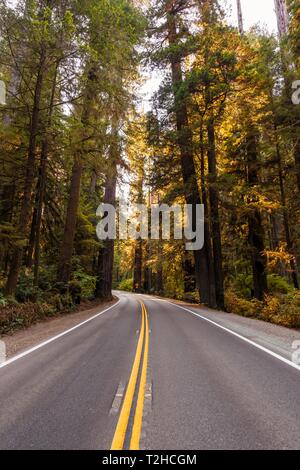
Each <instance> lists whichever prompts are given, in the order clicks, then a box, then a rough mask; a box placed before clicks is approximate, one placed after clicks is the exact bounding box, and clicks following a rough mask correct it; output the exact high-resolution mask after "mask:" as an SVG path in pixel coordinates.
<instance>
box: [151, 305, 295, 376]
mask: <svg viewBox="0 0 300 470" xmlns="http://www.w3.org/2000/svg"><path fill="white" fill-rule="evenodd" d="M151 300H155V301H157V302H167V303H168V304H170V305H174V306H175V307H178V308H181V309H182V310H185V311H186V312H189V313H192V314H193V315H195V316H196V317H199V318H201V319H202V320H205V321H207V322H208V323H211V324H212V325H215V326H217V327H218V328H221V330H224V331H227V333H230V334H232V335H233V336H236V337H237V338H240V339H242V340H243V341H245V342H246V343H248V344H251V345H252V346H254V347H256V348H257V349H260V350H261V351H264V352H265V353H267V354H269V355H270V356H273V357H275V358H276V359H278V360H279V361H282V362H284V363H285V364H287V365H289V366H291V367H293V368H294V369H296V370H298V371H300V366H298V365H297V364H295V363H294V362H292V361H289V359H286V358H284V357H282V356H280V355H279V354H276V353H275V352H273V351H271V350H270V349H267V348H265V347H264V346H261V345H260V344H258V343H255V342H254V341H252V340H251V339H248V338H246V337H245V336H242V335H240V334H239V333H236V332H235V331H233V330H230V329H229V328H226V327H225V326H222V325H220V324H219V323H217V322H215V321H213V320H210V319H209V318H206V317H204V316H203V315H199V313H196V312H193V310H190V309H188V308H186V307H182V306H181V305H178V304H175V303H173V302H169V301H168V300H165V299H151Z"/></svg>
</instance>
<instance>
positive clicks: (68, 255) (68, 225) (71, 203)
mask: <svg viewBox="0 0 300 470" xmlns="http://www.w3.org/2000/svg"><path fill="white" fill-rule="evenodd" d="M95 80H96V70H95V65H92V66H91V67H90V70H89V73H88V78H87V85H86V91H85V97H84V103H83V109H82V116H81V122H82V124H83V126H84V127H85V128H86V127H87V126H88V123H89V117H90V112H91V103H92V100H93V88H94V87H93V84H94V82H95ZM83 160H84V155H83V150H82V148H80V149H78V150H77V151H76V153H75V156H74V163H73V168H72V176H71V187H70V195H69V200H68V206H67V214H66V220H65V228H64V235H63V240H62V243H61V247H60V255H59V261H58V268H57V277H56V278H57V282H58V283H63V284H67V283H68V282H69V280H70V276H71V272H72V255H73V249H74V240H75V234H76V223H77V213H78V208H79V201H80V187H81V177H82V173H83Z"/></svg>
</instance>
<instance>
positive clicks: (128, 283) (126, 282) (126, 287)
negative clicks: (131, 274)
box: [118, 278, 133, 292]
mask: <svg viewBox="0 0 300 470" xmlns="http://www.w3.org/2000/svg"><path fill="white" fill-rule="evenodd" d="M118 289H119V290H123V291H126V292H132V290H133V278H130V279H123V280H122V281H121V282H120V284H119V286H118Z"/></svg>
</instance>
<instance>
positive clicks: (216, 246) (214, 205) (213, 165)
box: [207, 117, 225, 310]
mask: <svg viewBox="0 0 300 470" xmlns="http://www.w3.org/2000/svg"><path fill="white" fill-rule="evenodd" d="M207 136H208V152H207V154H208V175H209V201H210V215H211V227H212V242H213V256H214V272H215V286H216V301H217V307H218V308H219V309H221V310H224V308H225V300H224V274H223V256H222V241H221V226H220V216H219V193H218V189H217V187H216V184H217V160H216V142H215V127H214V119H213V117H210V118H209V120H208V123H207Z"/></svg>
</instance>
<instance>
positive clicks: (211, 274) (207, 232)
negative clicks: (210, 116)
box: [200, 125, 217, 307]
mask: <svg viewBox="0 0 300 470" xmlns="http://www.w3.org/2000/svg"><path fill="white" fill-rule="evenodd" d="M200 167H201V197H202V204H203V205H204V218H205V225H204V236H205V243H206V246H207V256H208V266H209V285H210V306H211V307H217V300H216V282H215V270H214V262H213V257H212V243H211V233H210V224H209V207H208V196H207V189H206V182H205V179H206V178H205V151H204V132H203V127H202V125H201V128H200Z"/></svg>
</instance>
